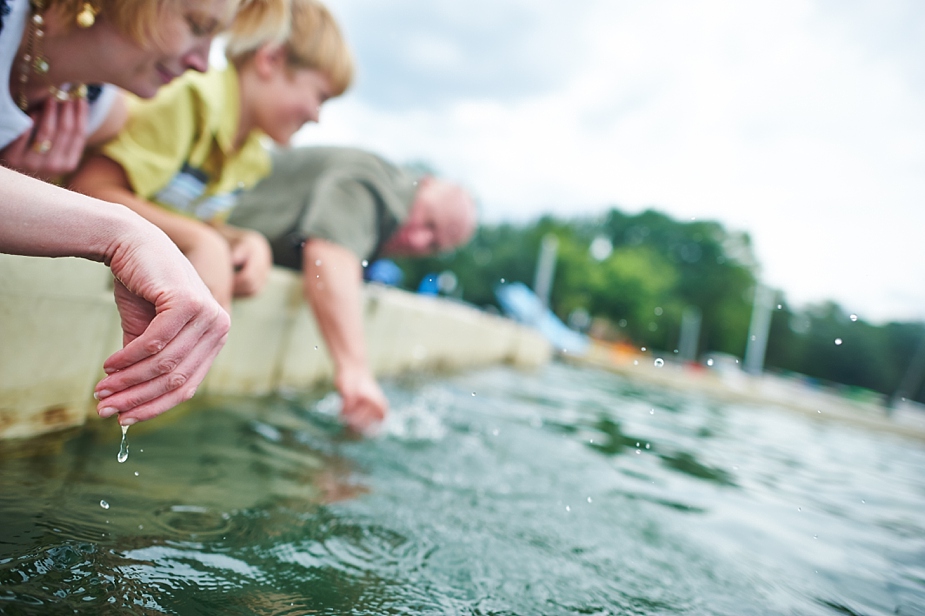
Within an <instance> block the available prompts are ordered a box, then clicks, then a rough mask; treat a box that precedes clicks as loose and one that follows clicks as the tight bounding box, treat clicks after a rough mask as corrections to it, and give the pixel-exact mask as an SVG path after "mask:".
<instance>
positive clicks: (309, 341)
mask: <svg viewBox="0 0 925 616" xmlns="http://www.w3.org/2000/svg"><path fill="white" fill-rule="evenodd" d="M365 302H366V305H365V309H364V316H365V321H366V323H365V325H366V337H367V345H368V353H369V357H370V362H371V365H372V368H373V371H374V372H375V373H376V374H377V375H380V376H385V375H394V374H399V373H403V372H408V371H411V370H431V371H434V370H450V371H452V370H460V369H465V368H471V367H476V366H484V365H491V364H497V363H511V364H514V365H516V366H521V367H535V366H539V365H542V364H544V363H546V362H548V361H549V360H550V357H551V348H550V346H549V344H548V343H547V342H546V340H545V339H544V338H542V336H540V335H539V334H538V333H537V332H535V331H533V330H531V329H528V328H525V327H523V326H521V325H518V324H517V323H514V322H513V321H511V320H509V319H505V318H502V317H498V316H495V315H490V314H486V313H484V312H482V311H480V310H477V309H475V308H473V307H471V306H467V305H464V304H460V303H457V302H453V301H449V300H445V299H441V298H434V297H425V296H420V295H416V294H413V293H407V292H405V291H400V290H397V289H393V288H386V287H380V286H375V285H369V286H367V287H366V292H365ZM120 346H121V329H120V327H119V317H118V313H117V311H116V307H115V303H114V302H113V300H112V277H111V275H110V273H109V270H108V269H107V268H106V267H105V266H103V265H101V264H98V263H92V262H89V261H85V260H82V259H44V258H32V257H17V256H10V255H2V254H0V438H20V437H30V436H35V435H38V434H42V433H45V432H50V431H53V430H60V429H63V428H68V427H71V426H76V425H80V424H82V423H83V422H84V421H86V418H87V417H88V416H93V417H95V416H96V413H95V410H94V409H95V406H96V404H95V401H94V400H93V398H92V392H93V386H94V385H95V383H96V381H97V380H98V379H100V378H102V376H103V373H102V368H101V366H102V363H103V361H104V360H105V358H106V357H108V356H109V355H110V354H112V353H113V352H115V351H116V350H117V349H118V348H119V347H120ZM332 374H333V370H332V365H331V361H330V359H329V358H328V354H327V351H326V349H325V347H324V343H323V341H322V339H321V335H320V333H319V332H318V328H317V326H316V325H315V322H314V319H313V318H312V316H311V313H310V310H309V309H308V307H307V306H306V305H305V303H304V302H303V300H302V286H301V280H300V277H299V275H298V274H297V273H295V272H291V271H288V270H284V269H280V268H275V269H274V270H273V271H272V272H271V275H270V279H269V282H268V285H267V288H266V289H265V290H264V291H263V292H262V293H261V294H260V295H259V296H257V297H255V298H252V299H247V300H237V301H235V303H234V306H233V308H232V328H231V333H230V335H229V337H228V342H227V344H226V345H225V348H224V349H222V352H221V353H220V354H219V356H218V357H217V358H216V360H215V363H214V364H213V366H212V369H211V370H210V372H209V375H208V376H207V377H206V380H205V381H204V382H203V385H202V386H201V388H200V391H205V392H213V393H222V394H235V395H252V394H253V395H259V394H265V393H270V392H273V391H279V390H282V389H289V390H292V389H306V388H310V387H312V386H315V385H318V384H320V383H323V382H326V381H329V380H330V379H331V376H332Z"/></svg>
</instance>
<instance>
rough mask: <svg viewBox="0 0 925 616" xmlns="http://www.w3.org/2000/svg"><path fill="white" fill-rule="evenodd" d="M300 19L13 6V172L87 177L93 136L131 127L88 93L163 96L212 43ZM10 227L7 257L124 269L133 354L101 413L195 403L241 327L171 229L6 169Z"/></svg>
mask: <svg viewBox="0 0 925 616" xmlns="http://www.w3.org/2000/svg"><path fill="white" fill-rule="evenodd" d="M287 15H288V2H287V1H286V0H192V1H189V0H187V1H184V0H135V1H133V2H126V1H124V0H96V1H90V2H80V1H78V0H45V1H41V0H33V1H32V2H31V3H27V2H26V0H0V19H2V22H0V69H2V70H0V84H4V85H0V147H4V150H3V157H4V159H3V162H4V164H6V165H8V166H13V167H18V168H26V169H29V170H32V171H35V172H41V173H44V174H57V173H60V172H62V171H67V170H69V169H70V168H73V165H74V164H76V161H77V159H79V158H80V155H81V154H82V152H83V148H84V146H85V144H86V142H87V133H86V131H87V128H88V127H90V128H94V127H95V128H96V131H95V133H97V134H101V131H102V132H103V133H107V131H110V132H114V131H115V130H117V129H118V126H119V125H120V124H121V121H119V117H120V112H119V111H118V109H119V107H118V104H117V103H116V102H115V101H116V100H118V95H117V94H115V93H113V94H104V93H101V94H100V95H98V96H96V97H95V99H94V100H93V101H89V100H86V99H85V97H84V93H83V92H84V89H83V88H81V87H80V86H81V84H87V83H91V84H93V83H111V84H114V85H117V86H120V87H122V88H124V89H126V90H128V91H130V92H133V93H135V94H137V95H139V96H146V97H150V96H153V95H154V93H155V92H156V91H157V89H158V87H160V86H161V85H163V84H164V83H167V82H169V81H171V80H172V79H173V78H174V77H176V76H177V75H179V74H180V73H182V72H183V71H185V70H186V69H189V68H192V69H195V70H204V69H205V68H206V65H207V62H208V51H209V45H210V44H211V41H212V38H213V37H214V36H215V34H217V33H218V32H220V31H221V30H223V29H225V28H226V27H227V26H229V24H231V27H232V28H233V29H234V30H235V31H237V32H239V33H244V34H245V35H247V34H253V35H255V36H257V35H261V36H265V35H266V32H267V29H270V30H272V31H274V32H278V35H279V36H280V38H282V37H283V36H285V33H286V29H287V18H286V16H287ZM88 90H89V88H88ZM106 97H112V98H109V99H108V102H107V98H106ZM97 105H99V106H101V107H100V108H99V110H98V111H97V110H94V111H92V112H91V108H94V107H95V106H97ZM107 107H108V108H107ZM100 118H102V119H100ZM97 134H94V135H92V138H93V139H96V138H98V137H97ZM107 135H108V133H107ZM0 220H2V221H3V224H2V225H0V252H7V253H12V254H24V255H34V256H51V257H54V256H77V257H84V258H88V259H93V260H97V261H102V262H104V263H106V264H107V265H109V266H110V268H111V269H112V270H113V273H114V275H115V276H116V280H117V283H116V287H115V289H116V304H117V306H118V308H119V312H120V315H121V317H122V329H123V333H124V336H123V338H124V341H125V347H124V348H123V349H122V350H121V351H118V352H117V353H115V354H113V355H112V356H111V357H110V358H109V359H107V360H106V362H105V364H104V368H105V369H106V371H107V373H108V374H109V376H107V377H106V378H105V379H103V380H102V381H101V382H100V383H99V384H98V385H97V387H96V391H95V395H96V396H97V398H98V399H100V403H99V405H98V408H97V410H98V412H99V413H100V415H103V416H110V415H114V414H116V413H119V414H120V422H121V423H123V424H131V423H134V422H135V421H138V420H143V419H149V418H151V417H153V416H155V415H157V414H159V413H162V412H163V411H165V410H167V409H169V408H171V407H173V406H175V405H176V404H177V403H179V402H182V401H183V400H186V399H188V398H189V397H190V396H192V394H193V392H194V391H195V389H196V387H197V386H198V384H199V383H200V382H201V381H202V379H203V378H204V377H205V374H206V371H207V370H208V368H209V366H210V365H211V363H212V360H213V359H214V358H215V355H216V354H217V353H218V351H219V349H220V348H221V346H222V345H223V344H224V340H225V336H226V334H227V331H228V327H229V319H228V315H227V314H226V313H225V312H224V311H223V310H222V309H221V308H220V306H219V305H218V304H217V303H216V302H215V301H214V300H213V299H212V297H211V294H210V293H209V291H208V289H206V287H205V285H204V284H203V283H202V281H201V280H200V279H199V277H198V276H197V275H196V273H195V271H194V270H193V268H192V266H191V265H190V263H189V262H188V261H187V260H186V259H185V258H184V257H183V255H182V254H181V253H180V252H179V251H178V250H177V249H176V247H175V246H174V245H173V243H172V242H171V241H170V240H169V239H168V238H167V237H166V236H165V235H164V234H163V233H162V232H161V231H160V230H158V229H157V228H156V227H154V226H153V225H151V224H150V223H147V222H146V221H144V220H143V219H142V218H141V217H139V216H137V215H135V214H133V213H132V212H130V211H128V210H127V209H126V208H124V207H123V206H120V205H114V204H110V203H106V202H102V201H98V200H95V199H90V198H89V197H86V196H83V195H79V194H77V193H74V192H71V191H67V190H64V189H61V188H58V187H56V186H53V185H51V184H46V183H44V182H41V181H39V180H36V179H34V178H31V177H27V176H24V175H21V174H19V173H16V172H14V171H11V170H10V169H2V168H0Z"/></svg>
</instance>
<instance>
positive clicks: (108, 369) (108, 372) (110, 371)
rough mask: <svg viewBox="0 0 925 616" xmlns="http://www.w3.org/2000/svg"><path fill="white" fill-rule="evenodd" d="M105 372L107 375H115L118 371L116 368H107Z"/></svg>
mask: <svg viewBox="0 0 925 616" xmlns="http://www.w3.org/2000/svg"><path fill="white" fill-rule="evenodd" d="M103 372H105V373H106V374H112V373H114V372H118V370H116V369H115V368H106V367H103Z"/></svg>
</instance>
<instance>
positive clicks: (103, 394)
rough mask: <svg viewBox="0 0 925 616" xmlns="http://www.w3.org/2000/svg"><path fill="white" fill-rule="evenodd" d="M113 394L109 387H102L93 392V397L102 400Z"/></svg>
mask: <svg viewBox="0 0 925 616" xmlns="http://www.w3.org/2000/svg"><path fill="white" fill-rule="evenodd" d="M111 395H112V392H111V391H109V390H108V389H101V390H99V391H95V392H93V397H94V398H96V399H97V400H102V399H103V398H108V397H109V396H111Z"/></svg>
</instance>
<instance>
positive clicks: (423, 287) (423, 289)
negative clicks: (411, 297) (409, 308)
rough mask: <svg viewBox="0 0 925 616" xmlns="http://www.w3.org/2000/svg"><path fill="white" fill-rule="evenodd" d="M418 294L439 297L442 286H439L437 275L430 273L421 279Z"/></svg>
mask: <svg viewBox="0 0 925 616" xmlns="http://www.w3.org/2000/svg"><path fill="white" fill-rule="evenodd" d="M418 293H420V294H421V295H439V294H440V286H439V285H438V284H437V274H434V273H430V274H427V275H426V276H424V278H422V279H421V284H419V285H418Z"/></svg>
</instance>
